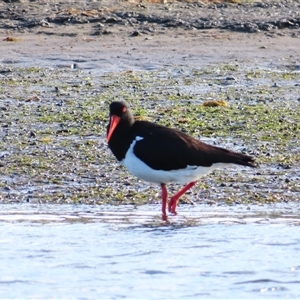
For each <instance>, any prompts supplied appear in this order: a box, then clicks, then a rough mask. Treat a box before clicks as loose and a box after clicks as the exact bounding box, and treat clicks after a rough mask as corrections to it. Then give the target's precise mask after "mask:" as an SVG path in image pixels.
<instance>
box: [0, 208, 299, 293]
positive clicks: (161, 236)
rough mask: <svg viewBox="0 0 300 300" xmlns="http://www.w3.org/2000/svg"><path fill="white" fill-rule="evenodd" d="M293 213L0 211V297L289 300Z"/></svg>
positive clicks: (293, 277)
mask: <svg viewBox="0 0 300 300" xmlns="http://www.w3.org/2000/svg"><path fill="white" fill-rule="evenodd" d="M298 212H299V205H297V204H284V205H283V204H276V205H271V206H262V207H260V206H253V207H251V209H250V208H249V207H246V206H235V207H232V208H231V207H222V206H219V207H218V206H207V205H203V206H197V207H188V206H184V205H183V206H181V207H180V215H179V216H176V217H175V216H173V217H170V222H169V223H167V224H166V223H163V222H162V221H160V214H159V206H157V205H149V206H141V207H138V208H134V207H130V206H106V207H105V206H102V207H96V206H72V205H41V206H38V205H34V206H33V205H29V204H28V205H2V206H1V214H0V224H1V225H0V226H1V236H0V241H1V243H0V245H1V246H0V265H1V274H0V295H1V298H15V299H16V298H18V299H21V298H22V299H24V298H30V299H32V298H43V299H44V298H64V299H67V298H68V299H96V298H97V299H104V298H110V299H115V298H131V299H132V298H135V299H137V298H153V299H154V298H155V299H163V298H173V299H174V298H177V299H178V298H181V299H183V298H193V299H195V298H201V299H208V298H236V299H242V298H243V299H246V298H247V299H250V298H251V299H253V298H268V299H271V298H273V299H274V298H277V299H285V298H291V299H295V298H299V297H300V258H299V251H300V235H299V224H300V217H299V213H298Z"/></svg>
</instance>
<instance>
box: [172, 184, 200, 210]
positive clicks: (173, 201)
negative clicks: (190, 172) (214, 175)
mask: <svg viewBox="0 0 300 300" xmlns="http://www.w3.org/2000/svg"><path fill="white" fill-rule="evenodd" d="M197 182H198V181H192V182H190V183H189V184H187V185H186V186H185V187H184V188H183V189H181V190H180V191H179V192H178V193H177V194H175V195H174V196H173V197H172V198H171V199H170V202H169V205H168V209H169V212H171V213H173V214H177V212H176V208H177V204H178V201H179V199H180V197H181V196H182V195H183V194H184V193H186V192H187V191H188V190H189V189H190V188H192V187H193V186H194V185H195V184H196V183H197Z"/></svg>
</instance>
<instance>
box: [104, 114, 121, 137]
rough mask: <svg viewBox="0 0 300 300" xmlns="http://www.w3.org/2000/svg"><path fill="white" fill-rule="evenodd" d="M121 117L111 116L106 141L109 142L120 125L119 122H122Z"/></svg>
mask: <svg viewBox="0 0 300 300" xmlns="http://www.w3.org/2000/svg"><path fill="white" fill-rule="evenodd" d="M120 121H121V118H120V117H118V116H111V118H110V127H109V130H108V134H107V138H106V141H107V142H109V140H110V138H111V136H112V134H113V133H114V131H115V129H116V127H117V126H118V124H119V123H120Z"/></svg>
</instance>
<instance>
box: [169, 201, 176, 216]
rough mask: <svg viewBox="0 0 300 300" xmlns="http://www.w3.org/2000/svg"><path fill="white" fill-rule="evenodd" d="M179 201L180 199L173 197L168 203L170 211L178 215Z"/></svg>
mask: <svg viewBox="0 0 300 300" xmlns="http://www.w3.org/2000/svg"><path fill="white" fill-rule="evenodd" d="M177 202H178V199H177V197H172V198H171V199H170V201H169V204H168V210H169V212H170V213H172V214H174V215H177V211H176V208H177Z"/></svg>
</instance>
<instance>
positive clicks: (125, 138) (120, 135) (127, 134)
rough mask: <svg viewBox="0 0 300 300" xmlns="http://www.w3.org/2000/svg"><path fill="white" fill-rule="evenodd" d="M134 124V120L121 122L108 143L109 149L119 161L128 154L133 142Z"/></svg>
mask: <svg viewBox="0 0 300 300" xmlns="http://www.w3.org/2000/svg"><path fill="white" fill-rule="evenodd" d="M133 124H134V120H131V121H129V120H121V122H120V123H119V124H118V126H117V127H116V129H115V131H114V133H113V135H112V137H111V139H110V141H109V143H108V146H109V148H110V149H111V151H112V152H113V154H114V155H115V156H116V158H117V159H118V160H119V161H121V160H123V159H124V158H125V155H126V152H127V150H128V148H129V146H130V145H131V143H132V141H133V132H132V126H133Z"/></svg>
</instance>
